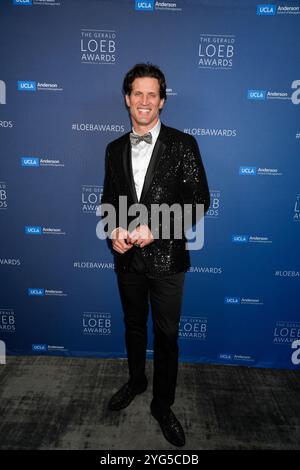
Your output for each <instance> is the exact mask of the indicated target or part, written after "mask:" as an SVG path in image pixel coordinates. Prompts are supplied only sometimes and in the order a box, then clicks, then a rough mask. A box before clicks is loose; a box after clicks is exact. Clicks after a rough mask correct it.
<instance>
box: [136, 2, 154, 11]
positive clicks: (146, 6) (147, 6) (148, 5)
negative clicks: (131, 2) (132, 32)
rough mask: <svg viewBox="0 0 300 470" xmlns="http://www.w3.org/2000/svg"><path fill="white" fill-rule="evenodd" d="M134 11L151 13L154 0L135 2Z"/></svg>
mask: <svg viewBox="0 0 300 470" xmlns="http://www.w3.org/2000/svg"><path fill="white" fill-rule="evenodd" d="M135 9H136V10H138V11H141V10H143V11H153V10H154V0H148V1H139V0H135Z"/></svg>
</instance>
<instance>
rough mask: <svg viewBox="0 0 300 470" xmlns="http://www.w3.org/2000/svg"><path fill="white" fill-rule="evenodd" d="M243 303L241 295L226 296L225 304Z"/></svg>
mask: <svg viewBox="0 0 300 470" xmlns="http://www.w3.org/2000/svg"><path fill="white" fill-rule="evenodd" d="M240 303H241V299H240V297H225V299H224V304H225V305H239V304H240Z"/></svg>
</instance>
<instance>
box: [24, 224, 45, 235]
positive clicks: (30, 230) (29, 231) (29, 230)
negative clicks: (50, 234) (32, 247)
mask: <svg viewBox="0 0 300 470" xmlns="http://www.w3.org/2000/svg"><path fill="white" fill-rule="evenodd" d="M25 234H26V235H42V227H37V226H31V225H26V227H25Z"/></svg>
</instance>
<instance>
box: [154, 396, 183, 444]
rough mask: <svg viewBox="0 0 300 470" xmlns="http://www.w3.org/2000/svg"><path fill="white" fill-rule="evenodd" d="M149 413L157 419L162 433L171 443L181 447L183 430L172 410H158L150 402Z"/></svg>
mask: <svg viewBox="0 0 300 470" xmlns="http://www.w3.org/2000/svg"><path fill="white" fill-rule="evenodd" d="M151 414H152V416H153V417H154V418H155V419H156V420H157V421H158V423H159V425H160V428H161V430H162V433H163V435H164V436H165V438H166V439H167V441H169V442H170V443H171V444H173V445H174V446H177V447H182V446H184V444H185V435H184V430H183V429H182V426H181V424H180V422H179V421H178V419H177V418H176V416H175V415H174V413H173V411H172V410H171V409H169V410H168V411H165V412H162V413H160V412H158V411H157V410H156V409H155V407H154V406H153V405H152V403H151Z"/></svg>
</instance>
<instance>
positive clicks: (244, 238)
mask: <svg viewBox="0 0 300 470" xmlns="http://www.w3.org/2000/svg"><path fill="white" fill-rule="evenodd" d="M231 240H232V242H233V243H248V242H249V235H232V237H231Z"/></svg>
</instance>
